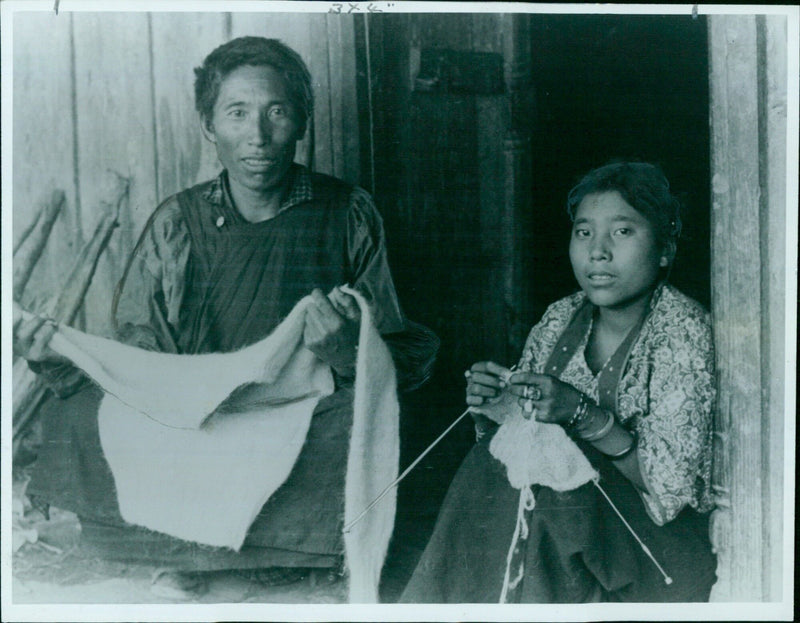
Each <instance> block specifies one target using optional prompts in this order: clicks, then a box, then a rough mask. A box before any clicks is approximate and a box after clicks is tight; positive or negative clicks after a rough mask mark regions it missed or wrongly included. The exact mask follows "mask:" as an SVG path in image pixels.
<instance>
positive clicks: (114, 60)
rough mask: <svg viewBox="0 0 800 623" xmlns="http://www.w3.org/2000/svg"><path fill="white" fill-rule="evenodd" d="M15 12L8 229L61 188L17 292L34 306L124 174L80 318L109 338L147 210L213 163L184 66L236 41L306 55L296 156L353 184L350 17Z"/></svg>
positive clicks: (17, 228) (58, 278)
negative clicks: (308, 91) (258, 39)
mask: <svg viewBox="0 0 800 623" xmlns="http://www.w3.org/2000/svg"><path fill="white" fill-rule="evenodd" d="M13 19H14V24H13V28H14V74H13V75H14V99H13V104H14V111H13V112H14V117H13V118H14V123H13V133H14V142H13V151H14V163H13V164H14V173H13V184H14V192H13V202H14V205H13V229H14V233H15V235H19V233H20V232H22V231H23V230H24V228H25V226H26V225H27V224H28V223H30V222H31V220H32V218H33V216H34V214H35V210H36V207H37V205H38V204H39V202H41V201H42V200H44V199H45V198H46V197H48V196H49V195H50V193H51V191H52V190H53V189H54V188H61V189H63V190H64V191H65V192H66V195H67V205H66V207H65V209H64V211H63V213H62V214H61V216H60V217H59V219H58V221H57V223H56V225H55V227H54V230H53V235H52V239H51V242H50V244H49V246H48V249H47V251H46V253H45V255H44V256H43V258H42V260H41V261H40V264H39V265H38V266H37V268H36V270H35V272H34V274H33V276H32V278H31V281H30V283H29V286H28V288H27V289H26V292H25V294H24V296H23V303H24V304H26V305H27V306H29V307H31V308H33V309H38V308H41V303H42V301H43V300H44V299H45V298H46V297H47V296H49V294H50V293H52V292H53V291H54V289H55V288H56V287H57V285H58V284H60V283H61V282H62V281H63V279H64V277H65V275H66V274H67V272H68V270H69V267H70V265H71V262H72V261H73V258H74V257H75V255H76V254H77V251H78V249H80V246H81V245H82V244H83V242H84V241H86V240H87V239H88V237H89V236H90V235H91V233H92V231H93V230H94V227H95V225H96V223H97V222H98V220H99V218H100V216H101V214H102V213H103V211H104V210H106V209H108V208H109V205H108V204H109V203H110V202H112V201H113V199H114V195H115V190H116V188H117V183H118V178H119V177H122V178H126V179H127V180H128V182H129V193H128V196H127V198H126V200H125V201H123V203H122V205H121V206H120V207H121V210H120V214H119V224H120V226H119V228H118V229H117V231H116V232H115V233H114V235H113V237H112V240H111V243H110V245H109V248H108V250H107V251H106V253H105V254H104V256H103V258H102V259H101V262H100V265H99V266H98V270H97V274H96V276H95V279H94V282H93V284H92V286H91V288H90V290H89V292H88V294H87V299H86V304H85V308H84V312H85V313H84V315H83V318H82V319H80V320H79V322H78V325H79V326H81V327H82V328H84V329H86V330H88V331H90V332H92V333H97V334H101V335H108V334H109V333H110V318H109V310H110V300H111V295H112V292H113V289H114V287H115V285H116V282H117V281H118V279H119V277H120V276H121V272H122V270H123V267H124V262H125V259H126V258H127V256H128V255H129V253H130V251H131V250H132V247H133V245H134V244H135V241H136V240H137V238H138V236H139V233H140V232H141V229H142V227H143V225H144V223H145V222H146V220H147V218H148V216H149V215H150V214H151V213H152V211H153V209H154V208H155V207H156V205H157V204H158V203H159V202H160V201H162V200H163V199H165V198H166V197H168V196H169V195H171V194H173V193H175V192H176V191H178V190H180V189H182V188H185V187H187V186H190V185H192V184H196V183H199V182H201V181H203V180H206V179H209V178H210V177H212V176H213V175H215V174H216V173H217V171H218V167H219V165H218V162H217V160H216V154H215V151H214V149H213V146H212V145H210V144H208V143H207V142H206V141H205V140H204V139H203V138H202V135H201V134H200V131H199V127H198V119H197V115H196V113H195V110H194V97H193V80H194V74H193V71H192V70H193V68H194V67H196V66H198V65H199V64H200V63H201V62H202V60H203V58H204V57H205V55H206V54H208V53H209V52H210V51H211V50H212V49H213V48H214V47H216V46H218V45H220V44H221V43H223V42H225V41H226V40H229V39H230V38H233V37H237V36H241V35H261V36H266V37H274V38H279V39H281V40H283V41H284V42H285V43H287V44H288V45H290V46H292V47H294V48H295V49H296V50H297V51H298V52H299V53H300V55H301V56H302V57H303V58H304V60H305V61H306V62H307V64H308V65H309V68H310V70H311V73H312V77H313V79H314V87H315V92H316V101H317V107H316V112H315V121H314V128H315V137H314V140H313V141H311V139H310V138H309V137H306V139H304V141H303V142H302V143H301V144H299V145H298V152H297V153H298V158H297V159H298V161H301V162H304V163H307V162H308V161H309V160H313V165H314V168H315V170H318V171H321V172H324V173H330V174H333V175H336V176H338V177H342V178H344V179H346V180H348V181H350V182H358V180H359V147H358V146H359V136H358V119H357V107H356V87H355V79H356V76H355V64H356V60H355V41H354V28H353V16H348V15H326V14H324V13H312V14H276V13H252V14H250V13H237V14H228V13H144V12H104V13H83V12H76V13H70V12H64V11H61V12H60V13H59V15H58V16H56V15H55V14H54V13H53V12H52V11H43V12H20V13H16V14H15V15H14V18H13ZM42 41H47V45H41V42H42ZM309 145H313V146H314V153H313V157H312V156H311V154H310V153H309V151H308V149H309Z"/></svg>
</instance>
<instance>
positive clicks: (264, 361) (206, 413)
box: [51, 288, 399, 603]
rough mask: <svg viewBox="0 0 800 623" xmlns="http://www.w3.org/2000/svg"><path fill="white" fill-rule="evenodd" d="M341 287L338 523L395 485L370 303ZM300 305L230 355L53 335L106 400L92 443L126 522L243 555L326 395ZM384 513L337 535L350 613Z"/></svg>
mask: <svg viewBox="0 0 800 623" xmlns="http://www.w3.org/2000/svg"><path fill="white" fill-rule="evenodd" d="M344 290H345V291H346V292H348V293H349V294H351V295H353V296H354V297H355V298H356V300H357V302H358V304H359V306H360V308H361V316H362V321H361V329H360V334H359V347H358V356H357V362H356V381H355V399H354V404H353V409H354V412H353V427H352V431H351V437H350V449H349V454H348V463H347V474H346V480H345V505H344V506H345V517H344V521H345V524H346V523H347V522H348V521H349V520H350V519H352V518H353V517H355V516H356V515H357V514H358V513H359V512H360V511H361V510H362V509H363V508H364V507H366V505H367V504H368V503H369V502H370V501H371V500H372V499H374V498H375V497H376V496H377V495H378V493H380V491H381V490H382V489H383V487H384V486H385V485H386V484H387V483H389V482H391V481H392V480H393V479H394V478H395V477H396V476H397V468H398V461H399V421H398V420H399V406H398V402H397V384H396V374H395V369H394V365H393V363H392V358H391V354H390V352H389V350H388V348H387V346H386V345H385V343H384V342H383V340H382V338H381V337H380V335H379V333H378V331H377V330H376V328H375V327H374V325H373V322H372V316H371V313H370V310H369V306H368V305H367V303H366V302H365V301H364V299H363V298H362V297H361V296H360V295H359V294H358V293H357V292H356V291H354V290H351V289H349V288H344ZM309 300H310V297H307V298H305V299H302V300H301V301H300V302H299V303H298V304H297V305H296V306H295V308H294V309H293V310H292V312H291V313H290V315H289V316H288V317H287V318H286V319H285V320H284V321H283V322H282V323H281V325H279V326H278V327H277V328H276V329H275V331H274V332H273V333H272V334H270V335H269V336H268V337H267V338H265V339H264V340H262V341H260V342H258V343H256V344H254V345H252V346H250V347H248V348H245V349H242V350H240V351H238V352H235V353H230V354H212V355H168V354H162V353H154V352H150V351H144V350H141V349H137V348H133V347H130V346H126V345H124V344H120V343H118V342H114V341H112V340H106V339H103V338H98V337H96V336H91V335H87V334H85V333H81V332H79V331H76V330H74V329H71V328H69V327H59V328H58V331H57V332H56V333H55V335H54V337H53V339H52V341H51V346H52V348H53V349H54V350H55V351H56V352H59V353H60V354H62V355H64V356H66V357H68V358H69V359H71V360H72V361H73V362H74V363H75V364H76V365H77V366H78V367H80V368H81V369H82V370H84V371H85V372H86V373H87V374H88V375H89V376H91V377H92V378H93V379H94V380H95V381H96V382H97V383H98V385H100V386H101V387H102V388H103V389H104V390H105V392H106V395H105V396H104V398H103V401H102V403H101V406H100V411H99V414H98V424H99V430H100V441H101V445H102V448H103V452H104V454H105V456H106V459H107V460H108V463H109V465H110V467H111V471H112V474H113V476H114V481H115V485H116V488H117V495H118V500H119V507H120V512H121V515H122V517H123V518H124V519H125V520H126V521H128V522H130V523H133V524H137V525H141V526H144V527H147V528H150V529H152V530H156V531H159V532H164V533H166V534H170V535H172V536H176V537H178V538H181V539H184V540H189V541H195V542H198V543H203V544H207V545H215V546H223V547H229V548H231V549H234V550H238V549H239V548H240V547H241V546H242V543H243V542H244V539H245V536H246V535H247V530H248V529H249V527H250V524H251V523H252V522H253V520H254V519H255V517H256V515H257V514H258V512H259V510H260V509H261V507H262V506H263V505H264V503H265V502H266V501H267V500H268V499H269V497H270V496H271V495H272V494H273V493H274V492H275V491H276V490H277V489H278V487H280V485H281V484H283V482H284V481H285V480H286V478H287V477H288V475H289V473H290V472H291V470H292V467H293V466H294V463H295V461H296V460H297V457H298V455H299V453H300V450H301V449H302V446H303V443H304V441H305V437H306V434H307V432H308V428H309V425H310V421H311V416H312V414H313V412H314V408H315V407H316V405H317V403H318V402H319V400H320V399H321V398H322V397H323V396H326V395H328V394H330V393H332V392H333V390H334V385H333V379H332V374H331V371H330V368H329V367H328V366H327V365H325V364H323V363H322V362H321V361H320V360H319V359H317V358H316V357H315V356H314V355H313V353H311V351H309V350H308V349H306V348H305V347H304V346H303V344H302V333H303V326H304V318H305V308H306V306H307V305H308V303H309ZM221 405H223V408H222V409H219V407H220V406H221ZM333 494H334V495H335V492H334V493H333ZM395 508H396V492H392V494H391V495H387V496H386V497H385V498H384V499H383V500H382V501H381V503H380V504H379V505H378V506H376V507H375V508H374V509H373V510H372V511H371V512H370V513H369V514H368V515H367V516H366V517H365V518H364V519H362V520H361V521H360V522H359V523H358V524H356V526H355V527H354V528H353V529H352V530H351V532H350V533H348V534H346V535H345V537H344V538H345V558H346V563H347V569H348V572H349V582H350V584H349V598H350V601H351V602H365V603H371V602H377V601H378V582H379V580H380V571H381V568H382V566H383V562H384V559H385V556H386V551H387V549H388V544H389V538H390V537H391V532H392V529H393V526H394V514H395Z"/></svg>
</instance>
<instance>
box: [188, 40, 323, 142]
mask: <svg viewBox="0 0 800 623" xmlns="http://www.w3.org/2000/svg"><path fill="white" fill-rule="evenodd" d="M243 65H252V66H255V67H259V66H263V65H267V66H269V67H272V68H273V69H275V71H277V72H278V73H279V74H281V76H283V79H284V81H285V82H286V87H287V89H288V91H289V99H290V101H291V103H292V106H293V107H294V108H295V110H296V112H297V113H298V114H299V115H300V116H301V119H300V122H301V130H302V131H303V132H305V127H306V123H307V122H308V119H309V118H310V117H311V113H312V112H313V111H314V92H313V90H312V88H311V74H310V73H309V72H308V67H306V64H305V63H304V62H303V59H302V58H300V55H299V54H298V53H297V52H295V51H294V50H292V49H291V48H290V47H289V46H287V45H286V44H284V43H281V42H280V41H278V40H277V39H265V38H264V37H239V38H238V39H233V40H231V41H228V42H227V43H224V44H223V45H221V46H219V47H218V48H216V49H215V50H214V51H213V52H211V54H209V55H208V56H206V58H205V60H204V61H203V64H202V65H201V66H200V67H196V68H195V70H194V75H195V80H194V101H195V108H197V112H199V113H200V117H201V118H202V119H203V121H204V122H205V123H209V122H210V121H211V118H212V117H213V115H214V104H215V103H216V102H217V97H219V89H220V85H221V84H222V81H223V80H224V79H225V77H226V76H227V75H228V74H229V73H231V72H232V71H233V70H235V69H237V68H239V67H242V66H243Z"/></svg>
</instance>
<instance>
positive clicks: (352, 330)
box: [303, 288, 361, 377]
mask: <svg viewBox="0 0 800 623" xmlns="http://www.w3.org/2000/svg"><path fill="white" fill-rule="evenodd" d="M311 296H312V298H313V301H312V303H311V304H310V305H309V306H308V308H307V309H306V325H305V329H304V330H303V341H304V343H305V345H306V347H307V348H308V349H309V350H310V351H311V352H313V353H314V354H315V355H316V356H317V357H319V358H320V359H322V361H324V362H325V363H327V364H328V365H330V366H331V367H332V368H333V369H334V370H336V372H337V373H338V374H340V375H341V376H345V377H352V376H354V374H355V363H356V345H357V344H358V330H359V327H360V326H361V310H360V309H359V307H358V303H357V302H356V300H355V299H354V298H353V297H352V296H350V295H349V294H345V293H344V292H342V291H341V290H340V289H339V288H334V289H333V291H332V292H331V294H330V297H328V296H325V295H324V294H323V293H322V291H321V290H319V289H318V288H315V289H314V291H313V292H312V293H311Z"/></svg>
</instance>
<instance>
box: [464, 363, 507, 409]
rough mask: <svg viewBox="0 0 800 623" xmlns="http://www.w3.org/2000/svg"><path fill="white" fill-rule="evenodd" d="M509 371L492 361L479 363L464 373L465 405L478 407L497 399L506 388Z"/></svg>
mask: <svg viewBox="0 0 800 623" xmlns="http://www.w3.org/2000/svg"><path fill="white" fill-rule="evenodd" d="M508 374H509V370H508V368H505V367H503V366H501V365H499V364H496V363H494V362H493V361H479V362H478V363H476V364H473V366H472V367H471V368H470V369H469V370H468V371H467V372H466V373H465V376H466V377H467V404H468V405H469V406H471V407H479V406H481V405H482V404H484V403H485V402H486V401H487V400H491V399H493V398H497V396H499V395H500V392H502V391H503V389H505V387H506V378H507V377H508Z"/></svg>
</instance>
